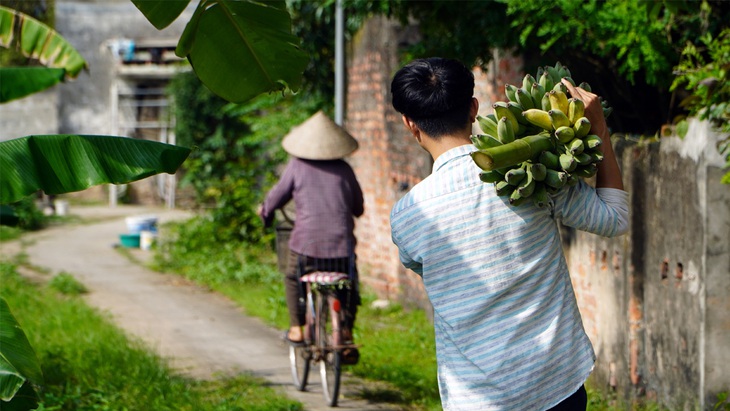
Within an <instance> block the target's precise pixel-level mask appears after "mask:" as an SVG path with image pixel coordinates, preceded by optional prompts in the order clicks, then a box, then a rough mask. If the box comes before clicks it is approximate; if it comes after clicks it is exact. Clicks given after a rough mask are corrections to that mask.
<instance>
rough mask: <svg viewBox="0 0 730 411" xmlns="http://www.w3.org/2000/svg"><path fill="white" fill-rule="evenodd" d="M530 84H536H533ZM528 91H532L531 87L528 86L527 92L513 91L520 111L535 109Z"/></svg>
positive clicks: (521, 90)
mask: <svg viewBox="0 0 730 411" xmlns="http://www.w3.org/2000/svg"><path fill="white" fill-rule="evenodd" d="M532 84H536V83H534V82H533V83H532ZM529 90H532V86H530V88H529V89H528V91H525V90H524V89H521V88H518V89H517V91H515V97H516V98H517V102H518V103H520V105H521V106H522V110H529V109H531V108H535V103H534V102H533V101H532V95H531V94H530V91H529Z"/></svg>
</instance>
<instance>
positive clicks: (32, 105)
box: [0, 88, 58, 141]
mask: <svg viewBox="0 0 730 411" xmlns="http://www.w3.org/2000/svg"><path fill="white" fill-rule="evenodd" d="M57 102H58V92H57V91H56V89H55V88H51V89H50V90H46V91H43V92H41V93H36V94H31V95H29V96H26V97H23V98H21V99H18V100H13V101H11V102H8V103H3V104H0V124H2V133H1V134H2V135H0V141H4V140H10V139H13V138H18V137H24V136H30V135H38V134H56V133H57V132H58V110H57V109H56V108H57V104H58V103H57Z"/></svg>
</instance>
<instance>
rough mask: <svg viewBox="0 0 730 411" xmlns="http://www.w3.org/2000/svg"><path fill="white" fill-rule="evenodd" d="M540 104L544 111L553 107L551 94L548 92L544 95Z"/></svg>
mask: <svg viewBox="0 0 730 411" xmlns="http://www.w3.org/2000/svg"><path fill="white" fill-rule="evenodd" d="M540 106H541V107H542V109H543V110H544V111H549V110H550V109H551V108H552V107H550V95H549V94H548V93H545V94H543V95H542V100H540Z"/></svg>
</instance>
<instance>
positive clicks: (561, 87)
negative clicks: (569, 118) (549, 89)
mask: <svg viewBox="0 0 730 411" xmlns="http://www.w3.org/2000/svg"><path fill="white" fill-rule="evenodd" d="M553 90H555V91H562V92H563V93H567V92H568V87H565V84H563V83H561V82H560V80H558V82H557V83H555V86H554V87H553Z"/></svg>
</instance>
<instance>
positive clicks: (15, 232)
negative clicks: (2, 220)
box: [0, 225, 23, 243]
mask: <svg viewBox="0 0 730 411" xmlns="http://www.w3.org/2000/svg"><path fill="white" fill-rule="evenodd" d="M21 234H23V230H22V229H20V228H18V227H10V226H7V225H0V243H1V242H3V241H11V240H16V239H18V238H20V235H21Z"/></svg>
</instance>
